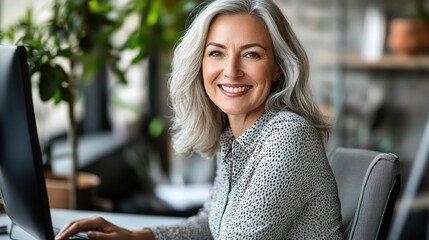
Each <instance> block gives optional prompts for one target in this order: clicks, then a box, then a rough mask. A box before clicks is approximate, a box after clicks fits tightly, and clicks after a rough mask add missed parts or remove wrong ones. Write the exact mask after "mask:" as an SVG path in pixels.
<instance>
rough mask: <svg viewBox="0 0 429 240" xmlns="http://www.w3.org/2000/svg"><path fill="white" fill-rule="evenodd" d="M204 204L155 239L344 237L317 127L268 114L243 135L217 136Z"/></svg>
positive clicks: (286, 115)
mask: <svg viewBox="0 0 429 240" xmlns="http://www.w3.org/2000/svg"><path fill="white" fill-rule="evenodd" d="M220 142H221V144H220V150H219V152H218V154H217V160H216V161H217V170H216V178H215V181H214V185H213V188H212V190H211V195H210V199H209V201H207V203H206V204H205V205H204V207H203V208H202V209H201V210H200V212H199V213H198V214H197V215H196V216H193V217H190V218H189V219H187V220H185V221H184V222H182V223H179V224H176V225H172V226H160V227H156V228H153V229H152V230H153V231H154V234H155V236H156V239H198V240H200V239H227V240H231V239H237V240H242V239H252V240H253V239H270V240H271V239H330V240H334V239H343V232H342V225H341V213H340V203H339V199H338V193H337V187H336V183H335V179H334V176H333V173H332V170H331V168H330V166H329V163H328V160H327V158H326V154H325V150H324V147H323V144H322V142H321V139H320V136H319V134H318V132H317V130H316V129H315V128H314V127H313V126H312V125H310V124H309V123H308V122H307V121H306V120H305V119H304V118H302V117H301V116H299V115H297V114H295V113H292V112H275V111H272V110H268V111H266V112H265V113H264V114H263V115H262V116H261V117H260V118H259V119H258V120H257V121H256V122H255V124H254V125H253V126H252V127H251V128H249V129H248V130H247V131H246V132H245V133H243V135H241V136H240V137H238V138H236V139H234V136H233V134H232V131H231V129H230V128H228V129H227V130H225V131H224V132H223V133H222V135H221V139H220Z"/></svg>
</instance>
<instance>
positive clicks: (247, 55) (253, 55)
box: [245, 52, 261, 59]
mask: <svg viewBox="0 0 429 240" xmlns="http://www.w3.org/2000/svg"><path fill="white" fill-rule="evenodd" d="M245 56H246V57H249V58H255V59H256V58H260V57H261V56H260V55H259V54H258V53H256V52H248V53H246V54H245Z"/></svg>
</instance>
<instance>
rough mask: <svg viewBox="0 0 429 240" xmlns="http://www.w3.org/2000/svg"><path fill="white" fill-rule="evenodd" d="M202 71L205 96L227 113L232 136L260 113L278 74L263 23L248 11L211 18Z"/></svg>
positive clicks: (245, 127)
mask: <svg viewBox="0 0 429 240" xmlns="http://www.w3.org/2000/svg"><path fill="white" fill-rule="evenodd" d="M255 32H257V33H258V34H255ZM202 72H203V79H204V87H205V90H206V92H207V95H208V96H209V98H210V100H211V101H212V102H213V103H214V104H215V105H216V106H217V107H219V109H221V110H222V112H224V113H226V114H227V115H228V121H229V124H230V127H231V129H232V132H233V133H234V136H235V137H239V136H240V135H241V134H243V132H244V131H245V130H246V129H248V128H249V127H250V126H252V125H253V123H254V122H256V120H257V119H258V118H259V116H261V115H262V113H263V112H264V111H265V101H266V99H267V97H268V95H269V93H270V90H271V85H272V83H273V82H275V81H278V80H279V78H280V76H281V74H280V68H279V67H278V65H277V64H276V63H275V56H274V51H273V46H272V41H271V37H270V35H269V33H268V31H267V30H266V28H265V26H264V23H263V22H262V21H261V20H260V19H259V18H258V17H256V16H253V15H250V14H234V15H221V16H218V17H216V18H215V19H214V20H213V22H212V24H211V25H210V30H209V33H208V36H207V39H206V49H205V53H204V57H203V64H202Z"/></svg>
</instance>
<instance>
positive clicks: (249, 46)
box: [206, 42, 267, 50]
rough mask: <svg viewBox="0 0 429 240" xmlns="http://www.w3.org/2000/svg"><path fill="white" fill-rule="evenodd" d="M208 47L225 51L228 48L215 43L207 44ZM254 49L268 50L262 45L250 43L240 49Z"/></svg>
mask: <svg viewBox="0 0 429 240" xmlns="http://www.w3.org/2000/svg"><path fill="white" fill-rule="evenodd" d="M208 46H215V47H218V48H223V49H225V48H226V46H225V45H222V44H220V43H215V42H209V43H207V44H206V47H208ZM252 47H260V48H262V49H264V50H267V49H266V48H265V47H264V46H262V45H261V44H259V43H249V44H245V45H243V46H241V47H240V49H241V50H243V49H248V48H252Z"/></svg>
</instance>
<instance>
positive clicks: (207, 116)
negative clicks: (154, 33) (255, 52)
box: [168, 0, 330, 158]
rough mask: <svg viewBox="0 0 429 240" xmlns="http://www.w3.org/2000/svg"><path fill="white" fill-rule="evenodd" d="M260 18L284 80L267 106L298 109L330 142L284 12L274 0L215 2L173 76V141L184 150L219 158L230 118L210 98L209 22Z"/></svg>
mask: <svg viewBox="0 0 429 240" xmlns="http://www.w3.org/2000/svg"><path fill="white" fill-rule="evenodd" d="M239 13H248V14H252V15H254V16H257V17H258V18H259V19H261V20H262V21H263V22H264V23H265V26H266V28H267V29H268V32H269V33H270V36H271V39H272V42H273V47H274V52H275V57H276V62H277V64H278V65H279V67H280V69H281V70H282V77H281V81H277V82H276V84H274V85H273V87H272V90H271V93H270V95H269V96H268V99H267V101H266V109H273V110H277V111H282V110H289V111H293V112H296V113H298V114H300V115H301V116H303V117H304V118H305V119H307V120H308V121H309V122H310V123H312V124H313V125H314V126H315V128H316V129H317V130H318V131H319V133H320V135H321V136H322V137H323V138H324V139H325V140H326V139H327V137H328V135H329V134H328V133H329V130H330V125H329V124H328V122H327V121H325V119H324V118H323V115H322V114H321V113H320V112H319V110H318V107H317V105H316V104H315V102H314V101H313V99H312V96H311V91H310V88H309V84H308V72H309V64H308V59H307V54H306V53H305V51H304V48H303V47H302V45H301V43H300V42H299V40H298V38H297V37H296V35H295V33H294V32H293V30H292V28H291V26H290V24H289V23H288V21H287V20H286V18H285V16H284V15H283V13H282V11H281V10H280V9H279V8H278V7H277V5H276V4H275V3H274V2H272V1H271V0H215V1H211V2H210V3H209V4H208V5H207V6H205V7H204V8H202V10H201V11H200V12H199V13H198V15H197V16H196V18H195V19H194V21H193V22H192V24H191V25H190V27H189V28H188V30H187V32H186V33H185V35H184V36H183V37H182V40H181V41H180V43H179V44H178V45H177V47H176V49H175V51H174V57H173V60H172V74H171V76H170V79H169V85H168V86H169V89H170V100H171V105H172V109H173V113H174V117H173V125H172V128H171V130H172V138H173V144H174V147H175V149H176V151H177V152H178V153H191V152H194V151H195V152H198V153H200V154H201V155H203V156H205V157H208V158H210V157H213V156H214V155H215V154H216V151H217V149H218V145H219V137H220V134H221V132H222V131H223V130H224V129H225V127H226V126H227V117H226V114H225V113H223V112H222V111H221V110H220V109H219V108H218V107H217V106H216V105H214V104H213V103H212V101H211V100H210V99H209V97H208V96H207V94H206V92H205V90H204V85H203V78H202V72H201V65H202V59H203V54H204V45H205V41H206V36H207V33H208V30H209V26H210V24H211V22H212V21H213V19H214V18H215V17H216V16H218V15H225V14H239Z"/></svg>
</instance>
